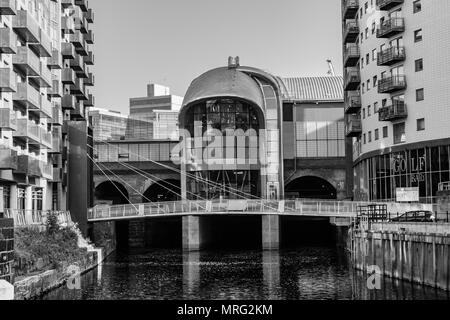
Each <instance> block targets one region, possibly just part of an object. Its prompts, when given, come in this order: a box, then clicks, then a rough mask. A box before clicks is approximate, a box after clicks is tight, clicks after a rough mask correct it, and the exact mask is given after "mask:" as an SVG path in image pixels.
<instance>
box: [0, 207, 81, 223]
mask: <svg viewBox="0 0 450 320" xmlns="http://www.w3.org/2000/svg"><path fill="white" fill-rule="evenodd" d="M50 214H56V215H57V217H58V224H59V225H60V226H62V227H64V226H71V225H72V224H73V222H72V217H71V215H70V211H39V210H21V209H6V211H5V217H6V218H9V219H14V227H18V228H21V227H31V226H43V225H45V224H46V222H47V217H48V216H49V215H50Z"/></svg>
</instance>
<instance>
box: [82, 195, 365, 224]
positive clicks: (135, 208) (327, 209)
mask: <svg viewBox="0 0 450 320" xmlns="http://www.w3.org/2000/svg"><path fill="white" fill-rule="evenodd" d="M367 204H368V202H354V201H326V200H306V199H301V200H299V199H297V200H210V201H196V200H184V201H172V202H150V203H141V204H125V205H112V206H103V205H98V206H96V207H94V208H92V209H90V210H89V213H88V220H111V219H124V218H138V217H146V216H162V215H183V214H285V215H305V216H324V217H328V216H356V213H357V210H358V207H360V206H362V205H367ZM371 204H373V203H372V202H371Z"/></svg>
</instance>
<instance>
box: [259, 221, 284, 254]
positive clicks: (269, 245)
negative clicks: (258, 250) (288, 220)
mask: <svg viewBox="0 0 450 320" xmlns="http://www.w3.org/2000/svg"><path fill="white" fill-rule="evenodd" d="M261 220H262V249H263V250H278V249H279V248H280V217H279V216H278V215H271V214H266V215H262V217H261Z"/></svg>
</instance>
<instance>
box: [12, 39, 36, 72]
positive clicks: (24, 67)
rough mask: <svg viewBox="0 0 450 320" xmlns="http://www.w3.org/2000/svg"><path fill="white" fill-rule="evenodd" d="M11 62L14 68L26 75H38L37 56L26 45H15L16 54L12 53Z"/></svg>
mask: <svg viewBox="0 0 450 320" xmlns="http://www.w3.org/2000/svg"><path fill="white" fill-rule="evenodd" d="M12 63H13V65H14V67H15V68H16V69H18V70H20V71H21V72H22V73H24V74H25V75H26V76H29V77H37V76H39V73H40V61H39V58H38V57H37V56H36V54H35V53H34V52H33V51H31V50H30V49H29V48H28V47H25V46H23V47H17V54H15V55H13V59H12Z"/></svg>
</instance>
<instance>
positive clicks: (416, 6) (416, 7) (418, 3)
mask: <svg viewBox="0 0 450 320" xmlns="http://www.w3.org/2000/svg"><path fill="white" fill-rule="evenodd" d="M420 11H422V3H421V1H420V0H417V1H414V2H413V12H414V13H417V12H420Z"/></svg>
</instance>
